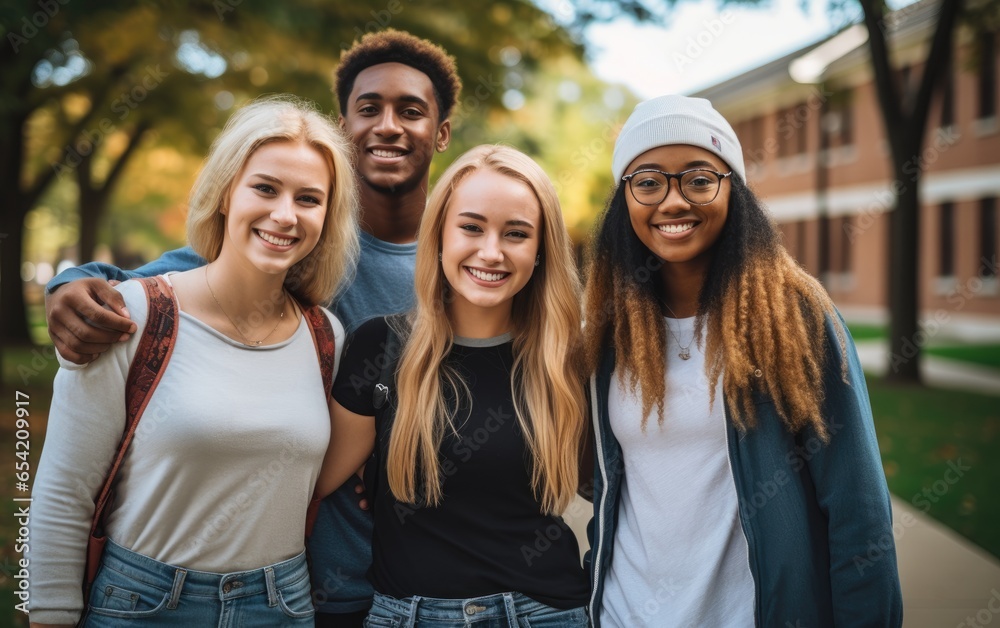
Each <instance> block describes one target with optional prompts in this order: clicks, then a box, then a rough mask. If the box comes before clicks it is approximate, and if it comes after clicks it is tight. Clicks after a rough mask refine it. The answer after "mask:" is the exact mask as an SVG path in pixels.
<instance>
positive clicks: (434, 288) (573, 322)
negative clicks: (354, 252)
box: [387, 145, 586, 513]
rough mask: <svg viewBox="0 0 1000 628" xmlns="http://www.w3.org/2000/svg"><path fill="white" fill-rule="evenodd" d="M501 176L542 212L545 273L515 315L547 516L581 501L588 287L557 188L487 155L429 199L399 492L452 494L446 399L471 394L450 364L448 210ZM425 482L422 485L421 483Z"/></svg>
mask: <svg viewBox="0 0 1000 628" xmlns="http://www.w3.org/2000/svg"><path fill="white" fill-rule="evenodd" d="M479 170H492V171H494V172H497V173H499V174H502V175H505V176H508V177H511V178H513V179H516V180H518V181H520V182H522V183H524V184H525V185H527V186H528V187H529V188H530V189H531V190H532V191H533V192H534V194H535V196H536V197H537V199H538V202H539V204H540V205H541V208H542V225H541V229H540V232H541V246H540V247H539V253H540V264H539V266H538V267H537V268H535V270H534V274H533V275H532V277H531V279H530V280H529V281H528V283H527V285H525V287H524V288H523V289H522V290H521V291H520V292H519V293H518V294H517V295H515V296H514V302H513V306H512V317H513V330H512V332H513V336H514V341H513V342H514V347H513V351H514V366H513V369H512V381H511V390H512V393H513V397H514V408H515V411H516V414H517V420H518V422H519V424H520V426H521V431H522V432H523V434H524V438H525V441H526V443H527V446H528V448H529V450H530V451H531V455H532V461H533V465H532V481H531V484H532V489H533V490H534V491H535V494H536V496H538V498H539V499H540V501H541V503H542V510H543V511H544V512H546V513H555V512H561V511H563V510H565V508H566V507H567V506H568V505H569V503H570V501H571V500H572V499H573V495H574V494H575V493H576V490H577V486H578V482H579V477H578V473H579V471H578V464H579V459H580V449H581V442H582V436H583V430H584V421H585V415H586V400H585V395H584V386H583V381H584V380H583V372H582V370H581V369H580V364H581V362H582V360H581V359H580V357H581V354H580V350H581V332H580V310H579V308H580V305H579V295H580V280H579V276H578V273H577V269H576V265H575V262H574V260H573V254H572V247H571V245H570V241H569V236H568V234H567V233H566V228H565V225H564V224H563V220H562V213H561V210H560V207H559V199H558V197H557V196H556V191H555V188H554V187H553V185H552V182H551V181H550V180H549V178H548V177H547V176H546V175H545V172H544V171H543V170H542V169H541V167H539V166H538V164H536V163H535V162H534V161H532V159H531V158H530V157H528V156H527V155H525V154H523V153H521V152H519V151H517V150H515V149H513V148H509V147H505V146H488V145H484V146H478V147H476V148H473V149H471V150H469V151H468V152H466V153H465V154H464V155H462V156H461V157H459V158H458V159H457V160H456V161H455V163H453V164H452V165H451V166H450V167H449V168H448V169H447V170H446V171H445V172H444V173H443V174H442V175H441V179H440V180H439V181H438V183H437V185H436V186H435V188H434V191H433V192H432V194H431V196H430V198H429V199H428V205H427V209H426V210H425V212H424V215H423V219H422V220H421V222H420V234H419V237H418V240H417V259H416V270H415V284H416V297H417V304H416V307H415V308H414V310H413V311H412V312H411V313H410V315H409V317H408V321H407V322H408V325H407V327H408V329H407V330H406V332H405V337H404V338H405V339H404V347H403V350H402V354H401V357H400V363H399V369H398V371H397V382H396V389H397V390H398V391H399V405H398V410H397V411H396V417H395V422H394V424H393V428H392V433H391V436H390V438H389V454H388V460H387V471H388V480H389V487H390V489H391V490H392V493H393V495H394V496H395V497H396V499H398V500H399V501H402V502H406V503H411V504H420V505H427V506H431V505H438V504H440V503H441V500H442V498H443V489H442V481H441V473H440V465H439V460H438V451H439V449H440V447H441V441H442V439H443V437H444V434H445V431H446V430H449V429H450V430H452V431H453V432H454V431H456V429H457V428H456V427H455V424H454V418H455V416H454V414H455V409H454V408H451V407H449V404H448V403H447V402H446V401H445V396H446V395H445V393H446V391H449V390H450V391H451V392H453V393H455V396H454V397H453V398H456V399H460V398H461V397H459V396H458V395H460V394H461V393H462V392H463V391H464V392H465V393H466V394H467V393H468V388H467V387H466V386H465V385H464V383H463V382H462V381H461V378H460V377H459V375H458V374H457V373H456V372H455V371H454V370H453V369H449V368H448V367H447V365H446V364H445V358H446V356H447V355H448V353H449V352H450V351H451V348H452V343H453V340H454V332H453V330H452V327H451V323H450V322H449V320H448V317H447V315H446V313H445V305H444V303H445V297H446V292H445V291H446V289H447V286H446V282H445V278H444V274H443V272H442V270H441V264H440V262H439V261H438V251H439V250H440V248H441V239H442V238H441V234H442V228H443V224H444V220H445V215H446V213H447V207H448V202H449V200H450V199H451V197H452V195H453V194H454V192H455V189H456V188H457V187H458V185H459V184H460V183H461V182H462V181H463V180H464V179H465V178H467V177H468V176H469V175H470V174H472V173H474V172H477V171H479ZM418 478H419V479H418Z"/></svg>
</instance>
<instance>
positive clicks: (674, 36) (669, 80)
mask: <svg viewBox="0 0 1000 628" xmlns="http://www.w3.org/2000/svg"><path fill="white" fill-rule="evenodd" d="M561 1H563V2H565V1H568V0H561ZM912 1H913V0H895V1H894V2H890V3H889V4H890V5H891V6H893V7H894V8H899V7H900V6H905V5H907V4H910V3H911V2H912ZM540 4H542V5H543V6H544V5H546V4H549V5H555V7H554V8H555V11H556V14H557V15H558V3H557V2H555V1H554V0H553V2H540ZM719 4H720V3H718V2H715V1H714V0H710V1H704V0H677V2H676V4H675V5H674V8H673V9H672V11H671V18H670V22H669V24H656V25H654V24H643V25H638V24H636V23H635V22H634V21H632V20H630V19H626V18H621V19H618V20H615V21H613V22H610V23H606V24H597V25H593V26H591V27H589V28H588V29H587V31H586V32H585V38H586V41H587V44H588V51H589V56H590V66H591V68H592V69H593V71H594V73H595V74H596V75H597V76H598V77H600V78H601V79H603V80H605V81H608V82H610V83H622V84H624V85H626V86H627V87H629V88H630V89H631V90H632V91H633V92H635V94H636V95H637V96H639V97H640V98H643V99H645V98H651V97H653V96H658V95H661V94H671V93H673V94H690V93H692V92H694V91H697V90H699V89H702V88H705V87H709V86H712V85H715V84H716V83H719V82H721V81H723V80H726V79H728V78H730V77H732V76H735V75H737V74H739V73H741V72H743V71H746V70H749V69H751V68H754V67H757V66H759V65H762V64H764V63H767V62H768V61H772V60H774V59H777V58H778V57H781V56H783V55H785V54H788V53H791V52H794V51H795V50H797V49H799V48H802V47H804V46H806V45H808V44H811V43H813V42H815V41H819V40H820V39H823V38H824V37H826V36H828V35H830V34H832V33H834V32H836V31H837V30H838V29H839V28H840V27H841V26H843V25H845V23H846V20H848V19H849V18H850V17H852V15H851V14H847V15H839V16H831V15H830V14H829V12H828V10H827V6H828V0H805V5H806V6H805V8H804V9H803V0H770V2H762V3H761V4H762V5H764V6H761V7H760V8H743V7H735V6H729V7H723V8H720V6H719ZM857 11H858V13H857V15H856V17H858V18H860V8H858V9H857Z"/></svg>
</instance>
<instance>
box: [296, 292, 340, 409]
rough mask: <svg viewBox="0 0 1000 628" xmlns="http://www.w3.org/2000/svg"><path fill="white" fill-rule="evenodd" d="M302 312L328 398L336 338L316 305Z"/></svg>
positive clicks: (335, 351)
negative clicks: (310, 333) (310, 335)
mask: <svg viewBox="0 0 1000 628" xmlns="http://www.w3.org/2000/svg"><path fill="white" fill-rule="evenodd" d="M302 314H303V316H305V317H306V322H308V323H309V331H311V332H312V337H313V343H314V344H315V345H316V355H317V356H319V370H320V373H321V374H322V375H323V390H324V391H326V396H327V399H329V397H330V389H332V388H333V366H334V363H335V362H336V360H337V339H336V338H335V337H334V335H333V324H332V323H330V319H329V317H327V315H326V314H324V313H323V309H322V308H321V307H320V306H318V305H314V306H312V307H310V308H302Z"/></svg>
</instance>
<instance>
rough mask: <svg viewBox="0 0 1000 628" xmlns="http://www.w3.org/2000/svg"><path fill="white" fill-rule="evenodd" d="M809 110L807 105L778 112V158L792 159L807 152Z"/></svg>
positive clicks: (802, 104)
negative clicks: (793, 156)
mask: <svg viewBox="0 0 1000 628" xmlns="http://www.w3.org/2000/svg"><path fill="white" fill-rule="evenodd" d="M809 117H810V116H809V109H808V108H807V107H806V104H805V103H801V104H799V105H795V106H794V107H789V108H788V109H785V110H784V111H779V112H778V126H777V131H778V156H779V157H791V156H792V155H801V154H802V153H804V152H806V133H807V126H806V124H807V121H808V120H809Z"/></svg>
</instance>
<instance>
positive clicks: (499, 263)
mask: <svg viewBox="0 0 1000 628" xmlns="http://www.w3.org/2000/svg"><path fill="white" fill-rule="evenodd" d="M445 211H446V214H445V219H444V224H443V227H442V233H441V267H442V270H443V272H444V276H445V279H446V280H447V281H448V284H449V286H450V287H451V292H452V295H453V301H452V302H451V303H450V304H449V314H450V316H451V317H452V320H454V319H455V317H459V316H469V317H470V319H469V320H471V317H474V316H477V315H482V314H484V313H485V312H484V310H489V311H490V314H491V315H496V314H497V308H500V310H501V314H505V315H507V316H509V315H510V310H511V306H512V305H513V301H512V300H513V298H514V295H516V294H517V293H518V292H520V291H521V289H522V288H524V286H525V284H527V283H528V280H529V279H531V275H532V273H533V272H534V270H535V256H536V255H538V253H539V243H540V242H541V238H542V223H541V220H542V210H541V206H540V205H539V203H538V199H537V198H536V197H535V194H534V192H533V191H532V190H531V188H530V187H528V186H527V185H526V184H525V183H523V182H521V181H519V180H517V179H514V178H512V177H508V176H506V175H502V174H500V173H498V172H494V171H492V170H479V171H477V172H475V173H473V174H471V175H469V176H468V177H467V178H465V179H464V180H463V181H462V182H461V183H459V184H458V187H457V188H456V189H455V191H454V192H453V194H452V197H451V200H449V201H448V205H447V207H446V210H445Z"/></svg>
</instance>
